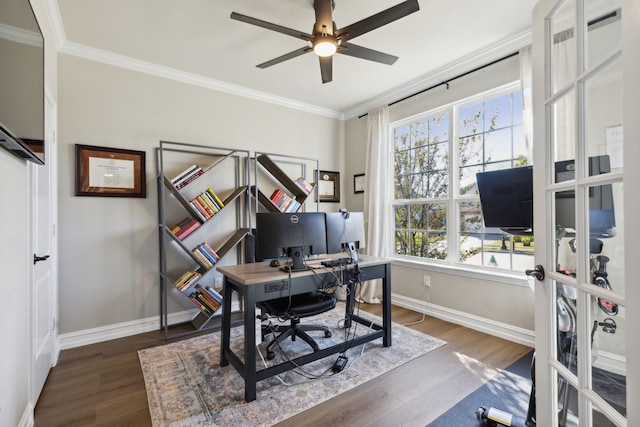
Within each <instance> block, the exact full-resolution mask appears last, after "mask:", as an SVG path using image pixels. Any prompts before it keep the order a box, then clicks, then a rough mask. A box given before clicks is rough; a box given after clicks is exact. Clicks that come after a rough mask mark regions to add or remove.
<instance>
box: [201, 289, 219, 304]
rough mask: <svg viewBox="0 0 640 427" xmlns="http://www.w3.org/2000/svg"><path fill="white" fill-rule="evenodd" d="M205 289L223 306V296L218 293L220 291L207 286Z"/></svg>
mask: <svg viewBox="0 0 640 427" xmlns="http://www.w3.org/2000/svg"><path fill="white" fill-rule="evenodd" d="M205 289H206V290H207V291H208V292H209V293H210V294H211V295H212V296H213V297H214V298H215V299H216V300H218V301H219V302H220V304H222V295H220V294H219V293H218V291H216V290H215V289H213V288H212V287H211V286H209V285H207V286H205Z"/></svg>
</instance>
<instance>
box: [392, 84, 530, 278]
mask: <svg viewBox="0 0 640 427" xmlns="http://www.w3.org/2000/svg"><path fill="white" fill-rule="evenodd" d="M522 116H523V114H522V94H521V92H520V89H519V86H518V85H515V84H513V85H510V86H508V87H505V88H501V89H499V90H495V91H492V92H491V93H488V94H483V95H482V96H478V97H476V98H474V99H469V100H465V101H463V102H459V103H455V104H452V105H448V106H445V107H443V108H441V109H438V110H434V111H431V112H427V113H425V114H424V115H421V116H418V117H414V118H411V119H408V120H406V121H403V122H397V123H395V124H393V125H392V129H391V132H392V135H393V143H394V156H395V157H394V201H393V210H394V214H395V230H394V233H395V238H394V241H395V255H397V256H398V257H408V258H411V259H420V260H429V261H434V262H447V263H455V264H462V265H469V266H487V267H495V268H502V269H515V270H524V269H526V268H530V267H531V265H532V264H533V242H532V238H531V237H527V238H525V237H517V236H510V235H507V234H505V233H503V232H502V231H500V230H499V229H496V228H486V227H484V222H483V220H482V211H481V208H480V198H479V196H478V191H477V185H476V174H477V173H478V172H483V171H490V170H497V169H505V168H511V167H517V166H524V165H526V164H528V163H529V160H528V154H527V149H526V146H525V138H524V128H523V123H522Z"/></svg>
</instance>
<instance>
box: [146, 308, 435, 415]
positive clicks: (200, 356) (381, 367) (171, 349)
mask: <svg viewBox="0 0 640 427" xmlns="http://www.w3.org/2000/svg"><path fill="white" fill-rule="evenodd" d="M343 314H344V311H343V310H340V309H339V308H338V309H335V310H331V311H329V312H327V313H324V314H322V315H319V316H316V317H314V318H313V319H312V320H311V321H310V322H309V323H314V324H325V325H327V326H329V327H330V328H332V331H333V332H332V337H331V338H324V334H323V333H322V332H315V333H314V332H311V335H312V336H313V337H314V338H315V339H316V340H317V341H318V344H319V346H320V348H325V347H329V346H331V345H333V344H335V343H338V342H343V341H344V340H345V330H344V329H341V328H340V326H341V324H342V323H341V319H342V317H343ZM361 314H362V313H361ZM363 317H365V318H367V319H371V320H372V321H376V322H380V318H378V317H377V316H374V315H370V314H368V313H365V314H364V315H363ZM309 320H310V319H309ZM354 325H355V324H354ZM354 330H355V335H362V334H364V333H367V332H368V330H367V327H365V326H362V325H357V326H354V327H352V328H351V332H352V333H354ZM242 335H243V330H242V328H241V327H238V328H234V329H233V330H232V333H231V343H232V347H233V348H234V350H235V351H236V352H238V351H240V349H241V348H242V345H243V338H242ZM352 336H353V335H352ZM270 338H271V336H268V337H267V338H266V339H265V342H263V343H262V344H260V345H259V350H260V351H261V353H262V354H266V346H267V344H268V343H269V341H270ZM392 344H393V345H392V346H391V347H383V346H382V338H379V339H377V340H374V341H372V342H370V343H367V344H365V345H364V346H359V347H355V348H352V349H350V350H349V351H348V352H347V356H348V357H349V362H348V364H347V367H346V368H345V369H344V370H343V371H342V372H340V373H339V374H333V372H332V371H331V366H332V365H333V363H334V362H335V360H336V357H337V356H336V355H333V356H329V357H326V358H324V359H321V360H318V361H315V362H313V363H310V364H308V365H305V366H304V367H303V368H302V369H303V370H304V372H302V371H300V370H296V371H289V372H285V373H283V374H281V375H279V378H276V377H271V378H267V379H265V380H263V381H259V382H258V384H257V399H256V400H255V401H253V402H249V403H246V402H245V401H244V381H243V380H242V378H241V377H240V375H239V374H238V373H237V372H236V370H235V369H234V368H233V367H232V366H231V365H229V366H225V367H224V368H221V367H220V364H219V357H220V355H219V349H220V333H212V334H208V335H204V336H199V337H196V338H191V339H189V340H185V341H179V342H175V343H171V344H167V345H164V346H160V347H153V348H149V349H145V350H141V351H139V352H138V356H139V358H140V365H141V366H142V371H143V373H144V379H145V385H146V388H147V396H148V399H149V410H150V412H151V419H152V422H153V425H154V426H155V427H169V426H171V427H187V426H188V427H193V426H234V427H236V426H269V425H273V424H275V423H277V422H280V421H282V420H285V419H287V418H289V417H291V416H293V415H296V414H298V413H300V412H302V411H305V410H306V409H309V408H310V407H312V406H314V405H317V404H318V403H321V402H323V401H325V400H328V399H330V398H332V397H334V396H336V395H338V394H340V393H344V392H345V391H347V390H349V389H351V388H353V387H356V386H358V385H360V384H362V383H364V382H366V381H369V380H370V379H372V378H375V377H377V376H379V375H382V374H384V373H385V372H388V371H390V370H392V369H394V368H396V367H398V366H400V365H402V364H404V363H406V362H408V361H410V360H412V359H414V358H416V357H418V356H421V355H423V354H426V353H428V352H430V351H432V350H435V349H436V348H438V347H440V346H442V345H444V344H445V342H444V341H442V340H439V339H437V338H433V337H430V336H428V335H425V334H422V333H420V332H417V331H414V330H412V329H409V328H407V327H405V326H402V325H398V324H395V323H394V324H393V327H392ZM363 347H364V348H363ZM282 349H283V351H284V354H283V352H282V351H280V350H277V351H276V354H277V355H276V358H275V359H274V360H273V362H274V363H276V362H279V361H282V360H283V359H282V358H283V357H287V356H288V357H290V358H293V357H296V356H297V355H301V354H304V353H308V352H309V351H310V348H309V347H308V346H307V345H306V343H304V342H303V341H302V340H301V339H297V340H296V341H293V342H292V341H291V340H287V341H285V342H284V343H283V345H282ZM258 357H260V355H258ZM265 360H266V357H265ZM263 363H264V362H263V360H262V359H259V360H258V364H259V366H264V365H263ZM267 363H271V362H270V361H267ZM310 377H320V378H318V379H312V378H310ZM281 380H282V381H281Z"/></svg>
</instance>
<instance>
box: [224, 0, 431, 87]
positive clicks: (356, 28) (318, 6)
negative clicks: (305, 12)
mask: <svg viewBox="0 0 640 427" xmlns="http://www.w3.org/2000/svg"><path fill="white" fill-rule="evenodd" d="M334 6H335V3H334V1H333V0H314V1H313V8H314V10H315V14H316V22H315V24H314V26H313V33H312V34H307V33H303V32H301V31H298V30H293V29H290V28H287V27H283V26H281V25H277V24H273V23H271V22H267V21H263V20H261V19H257V18H252V17H250V16H247V15H242V14H240V13H236V12H232V13H231V19H235V20H238V21H242V22H246V23H247V24H252V25H256V26H258V27H262V28H266V29H268V30H272V31H276V32H278V33H282V34H286V35H288V36H291V37H295V38H298V39H302V40H306V41H307V42H310V43H311V45H310V46H305V47H303V48H301V49H296V50H294V51H293V52H289V53H286V54H284V55H282V56H279V57H277V58H274V59H272V60H270V61H267V62H263V63H262V64H258V65H256V66H257V67H258V68H267V67H270V66H272V65H276V64H279V63H281V62H284V61H286V60H289V59H293V58H296V57H298V56H300V55H303V54H305V53H309V52H312V51H313V52H315V53H316V54H317V55H318V59H319V60H320V73H321V74H322V83H328V82H330V81H331V80H332V78H333V76H332V74H333V66H332V65H333V55H334V54H335V53H341V54H343V55H349V56H353V57H356V58H361V59H367V60H369V61H375V62H380V63H382V64H387V65H391V64H393V63H394V62H396V60H397V59H398V57H397V56H393V55H389V54H386V53H383V52H378V51H376V50H373V49H369V48H366V47H362V46H358V45H355V44H352V43H349V41H350V40H351V39H353V38H356V37H358V36H361V35H362V34H365V33H368V32H369V31H371V30H375V29H376V28H378V27H382V26H383V25H387V24H389V23H391V22H393V21H396V20H398V19H400V18H403V17H405V16H407V15H410V14H412V13H414V12H417V11H418V10H419V9H420V6H419V5H418V0H407V1H404V2H402V3H400V4H397V5H395V6H393V7H390V8H389V9H386V10H383V11H382V12H379V13H376V14H375V15H372V16H370V17H368V18H365V19H363V20H361V21H358V22H356V23H353V24H351V25H347V26H346V27H343V28H339V29H338V28H336V24H335V22H333V17H332V11H333V8H334Z"/></svg>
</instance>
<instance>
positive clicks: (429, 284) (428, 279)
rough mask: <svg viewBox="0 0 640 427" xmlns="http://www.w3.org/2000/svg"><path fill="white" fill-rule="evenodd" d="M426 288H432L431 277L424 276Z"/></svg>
mask: <svg viewBox="0 0 640 427" xmlns="http://www.w3.org/2000/svg"><path fill="white" fill-rule="evenodd" d="M424 287H425V288H430V287H431V276H428V275H426V274H425V275H424Z"/></svg>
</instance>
